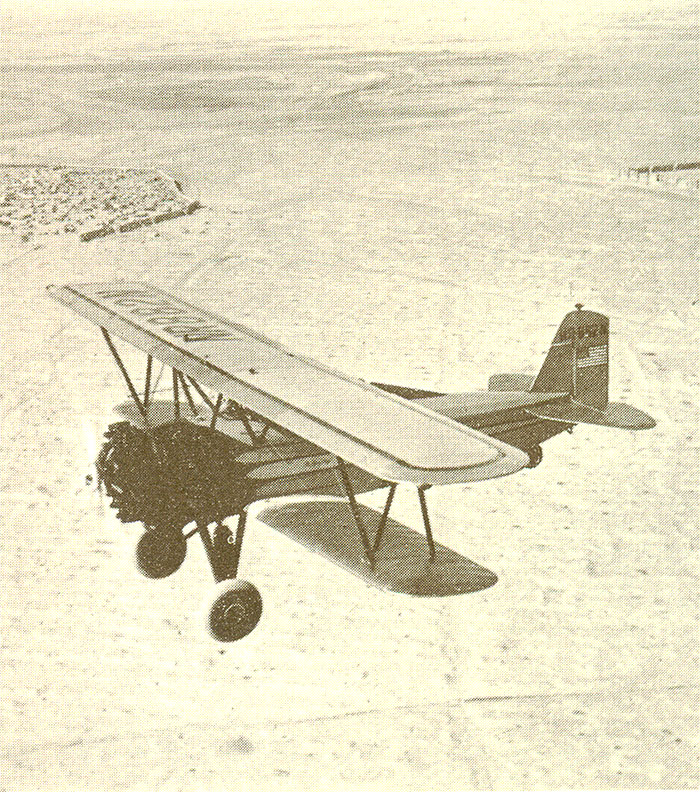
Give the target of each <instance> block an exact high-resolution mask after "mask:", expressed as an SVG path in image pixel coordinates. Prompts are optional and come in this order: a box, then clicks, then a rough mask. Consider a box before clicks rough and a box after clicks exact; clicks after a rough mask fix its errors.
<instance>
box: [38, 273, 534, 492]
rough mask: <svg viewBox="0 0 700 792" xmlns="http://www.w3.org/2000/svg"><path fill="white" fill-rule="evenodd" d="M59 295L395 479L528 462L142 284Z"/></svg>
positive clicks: (486, 471) (501, 470)
mask: <svg viewBox="0 0 700 792" xmlns="http://www.w3.org/2000/svg"><path fill="white" fill-rule="evenodd" d="M48 291H49V293H50V294H51V296H52V297H54V298H55V299H57V300H59V301H60V302H62V303H64V304H65V305H67V306H69V307H70V308H72V309H73V310H74V311H75V312H76V313H79V314H81V315H83V316H86V317H87V318H88V319H90V320H91V321H93V322H94V323H95V324H97V325H100V326H101V327H104V328H105V329H106V330H108V331H109V332H111V333H114V334H115V335H117V336H119V337H121V338H123V339H124V340H126V341H128V342H129V343H131V344H133V345H134V346H136V347H138V348H139V349H141V350H143V351H144V352H147V353H148V354H150V355H153V357H155V358H157V359H158V360H161V361H163V362H164V363H166V364H167V365H170V366H173V367H174V368H176V369H179V370H180V371H182V372H184V373H185V374H188V375H189V376H191V377H193V378H194V379H196V380H197V381H199V382H200V383H202V384H204V385H206V386H208V387H210V388H213V389H215V390H217V391H219V392H221V393H223V394H224V395H225V396H228V397H229V398H232V399H235V400H236V401H238V402H240V403H241V404H243V405H245V406H246V407H247V408H249V409H250V410H252V411H253V412H255V413H258V414H259V415H261V416H263V417H264V418H267V419H268V420H269V421H271V422H272V423H274V424H277V425H278V426H282V427H284V428H285V429H289V430H290V431H292V432H294V433H295V434H297V435H300V436H301V437H304V438H306V439H307V440H309V441H311V442H312V443H315V444H317V445H319V446H321V447H323V448H325V449H327V450H328V451H330V452H331V453H333V454H336V455H337V456H339V457H342V458H343V459H345V460H347V461H348V462H351V463H353V464H355V465H358V466H359V467H361V468H363V469H365V470H367V471H368V472H370V473H372V474H373V475H375V476H378V477H379V478H381V479H384V480H387V481H397V482H412V483H415V484H419V485H428V484H452V483H457V482H464V481H478V480H481V479H488V478H494V477H496V476H503V475H506V474H508V473H514V472H515V471H517V470H520V469H521V468H522V467H524V466H525V465H526V464H527V461H528V459H527V456H526V455H525V454H524V453H523V452H521V451H520V450H518V449H516V448H513V447H512V446H509V445H506V444H505V443H501V442H499V441H498V440H494V439H493V438H491V437H488V436H487V435H484V434H482V433H481V432H478V431H476V430H474V429H470V428H469V427H467V426H463V425H462V424H459V423H457V422H456V421H453V420H451V419H449V418H446V417H444V416H442V415H438V414H437V413H435V412H433V411H432V410H429V409H427V408H425V407H422V406H420V405H418V404H415V403H412V402H409V401H406V400H404V399H401V398H399V397H398V396H394V395H393V394H390V393H387V392H385V391H382V390H379V389H378V388H375V387H374V386H372V385H370V384H368V383H366V382H362V381H360V380H357V379H353V378H351V377H347V376H345V375H344V374H340V373H339V372H337V371H334V370H333V369H331V368H329V367H327V366H324V365H323V364H321V363H318V362H317V361H314V360H311V359H308V358H303V357H298V356H296V355H294V354H293V353H292V352H289V351H288V350H286V349H285V348H284V347H283V346H282V345H281V344H278V343H276V342H274V341H271V340H270V339H268V338H265V336H262V335H260V334H259V333H256V332H254V331H253V330H250V329H248V328H246V327H243V326H242V325H239V324H235V323H233V322H231V321H229V320H228V319H225V318H223V317H220V316H217V315H216V314H213V313H210V312H209V311H206V310H203V309H202V308H198V307H196V306H193V305H190V304H189V303H187V302H184V301H183V300H180V299H179V298H177V297H173V296H172V295H170V294H168V293H167V292H164V291H161V290H160V289H157V288H155V287H153V286H150V285H148V284H142V283H126V282H114V283H88V284H78V285H69V286H61V287H58V286H49V287H48Z"/></svg>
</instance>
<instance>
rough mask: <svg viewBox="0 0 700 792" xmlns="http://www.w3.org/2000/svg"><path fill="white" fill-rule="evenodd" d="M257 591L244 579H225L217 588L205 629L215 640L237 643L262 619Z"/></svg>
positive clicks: (260, 600)
mask: <svg viewBox="0 0 700 792" xmlns="http://www.w3.org/2000/svg"><path fill="white" fill-rule="evenodd" d="M262 610H263V604H262V597H261V596H260V592H259V591H258V590H257V589H256V588H255V586H254V585H253V584H252V583H250V582H248V581H247V580H240V579H239V578H236V579H235V580H225V581H223V582H222V583H219V585H218V586H217V588H216V592H215V595H214V600H213V601H212V603H211V606H210V608H209V611H208V613H207V628H208V630H209V634H210V635H211V637H212V638H213V639H214V640H215V641H222V642H224V643H229V642H231V641H240V639H241V638H245V636H246V635H248V634H249V633H251V632H252V631H253V630H254V629H255V627H256V625H257V623H258V622H259V621H260V617H261V616H262Z"/></svg>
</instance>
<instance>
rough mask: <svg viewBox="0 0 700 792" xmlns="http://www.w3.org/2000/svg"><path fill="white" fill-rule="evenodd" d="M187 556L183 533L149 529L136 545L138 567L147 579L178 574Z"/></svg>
mask: <svg viewBox="0 0 700 792" xmlns="http://www.w3.org/2000/svg"><path fill="white" fill-rule="evenodd" d="M186 554H187V540H186V539H185V537H184V536H183V533H182V531H180V530H179V529H167V530H163V529H155V528H147V529H146V531H145V533H144V534H143V535H142V536H141V538H140V539H139V541H138V544H137V545H136V566H137V567H138V570H139V572H141V574H142V575H145V576H146V577H147V578H165V577H168V576H169V575H172V574H173V573H174V572H177V570H178V569H179V568H180V567H181V566H182V562H183V561H184V560H185V555H186Z"/></svg>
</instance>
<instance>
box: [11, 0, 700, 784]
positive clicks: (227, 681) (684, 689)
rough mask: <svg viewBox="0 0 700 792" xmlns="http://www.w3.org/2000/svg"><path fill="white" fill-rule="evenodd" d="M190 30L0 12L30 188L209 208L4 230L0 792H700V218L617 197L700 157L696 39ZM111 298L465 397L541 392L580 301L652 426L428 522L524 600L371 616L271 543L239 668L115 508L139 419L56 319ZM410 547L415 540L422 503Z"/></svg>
mask: <svg viewBox="0 0 700 792" xmlns="http://www.w3.org/2000/svg"><path fill="white" fill-rule="evenodd" d="M117 5H118V4H117ZM185 6H188V7H189V8H190V9H191V11H190V12H189V13H192V14H195V13H199V12H200V11H201V9H202V7H203V6H202V4H201V3H198V2H194V3H192V4H181V5H178V9H180V11H179V12H178V14H175V15H172V18H170V17H167V15H166V16H163V17H162V18H161V17H158V18H157V19H156V18H155V17H151V16H147V15H142V14H141V13H140V12H139V13H136V12H130V13H129V14H125V15H124V16H123V17H121V16H118V15H117V14H116V11H115V10H114V8H115V5H114V4H111V5H108V6H106V7H105V9H106V10H105V12H104V15H102V16H98V15H97V13H96V12H95V13H94V15H93V16H86V17H84V18H83V17H80V16H79V15H78V16H76V15H72V16H71V15H69V14H67V15H65V16H63V17H61V18H60V19H49V17H48V16H47V14H48V12H47V11H46V10H44V11H41V12H37V13H38V14H39V15H38V16H36V17H32V16H22V15H21V14H20V13H19V11H13V10H10V11H9V12H8V11H7V9H4V10H3V12H2V13H3V14H4V16H1V17H0V34H1V35H2V40H3V47H2V48H0V51H1V54H0V135H1V137H0V162H6V163H22V162H29V163H37V162H38V163H58V164H63V163H69V164H70V163H81V164H83V165H86V166H89V165H94V166H95V167H98V166H103V165H109V166H125V167H134V168H160V169H163V170H164V171H166V172H168V173H170V174H172V175H174V176H175V178H177V179H178V180H179V181H180V182H181V183H182V184H183V188H184V189H185V190H186V192H187V193H188V194H189V195H191V196H193V197H194V198H195V199H197V200H199V201H200V202H201V204H202V208H201V209H199V210H198V211H197V212H195V213H194V214H192V215H191V216H187V217H182V218H178V219H176V220H172V221H170V222H165V223H162V224H160V225H159V226H158V227H155V226H154V227H152V228H147V229H141V230H137V231H133V232H130V233H120V234H113V235H111V236H110V237H107V238H104V239H96V240H93V241H92V242H89V243H85V242H81V241H79V239H78V237H77V235H76V234H66V235H64V236H57V237H56V238H55V239H47V238H41V239H39V238H32V239H29V240H28V241H22V239H21V238H19V237H18V236H17V235H14V234H12V233H9V232H4V231H2V230H0V251H1V263H2V269H1V276H0V277H1V278H2V281H1V283H0V290H1V291H0V293H1V295H2V296H1V297H0V300H1V305H2V311H1V312H0V323H1V327H2V330H1V333H2V344H1V346H0V360H1V361H2V366H3V371H4V378H3V387H2V389H0V400H1V401H0V405H1V406H0V409H1V410H2V445H3V464H2V472H1V487H2V498H3V523H4V526H3V531H2V556H1V561H0V571H1V574H2V588H1V591H2V609H1V610H2V613H1V619H2V668H3V694H2V710H3V715H2V734H3V738H2V759H1V762H2V764H1V770H0V787H1V788H2V789H6V790H39V789H49V788H50V789H57V790H101V789H115V790H116V789H123V790H155V789H157V790H200V789H201V790H224V789H230V788H232V787H233V788H237V789H246V790H247V789H258V790H267V789H316V788H318V789H328V788H333V787H336V788H341V789H345V788H347V789H367V790H379V789H382V790H399V789H402V790H434V789H440V790H463V789H525V788H527V789H562V788H569V789H573V788H581V789H630V788H634V789H658V788H669V789H670V788H673V789H676V788H677V789H693V788H697V786H698V784H699V782H700V779H699V778H698V672H697V667H698V566H697V551H698V531H697V529H698V497H697V492H698V488H697V469H698V438H697V427H698V413H697V401H698V399H697V397H698V366H697V350H698V323H697V320H698V285H697V249H698V193H697V191H695V192H693V190H692V189H687V190H684V189H680V190H666V189H663V188H659V187H657V186H654V185H652V186H651V187H649V188H646V187H644V185H641V186H640V185H633V184H629V183H628V182H626V181H625V180H624V179H620V178H619V173H620V171H621V170H623V169H625V168H626V167H628V166H637V165H644V164H646V163H657V162H659V163H661V162H674V161H691V160H697V159H699V157H698V150H699V149H698V145H699V140H698V103H697V80H698V62H697V51H698V50H697V24H696V9H695V8H694V7H693V6H690V5H688V6H677V7H676V6H673V7H672V6H671V5H669V4H663V5H658V6H657V5H654V4H652V3H648V4H646V5H645V6H644V7H643V8H642V7H641V6H640V7H639V8H637V7H636V6H635V7H634V9H636V10H634V9H632V10H630V9H628V8H627V6H624V8H625V9H626V10H624V13H623V6H622V4H620V6H619V8H618V10H617V11H616V10H615V4H614V3H608V4H606V13H605V14H602V12H601V15H600V17H599V18H598V17H593V16H590V17H588V18H586V19H585V20H584V21H580V20H577V19H574V18H573V17H572V19H569V18H568V17H567V19H566V20H564V21H565V22H566V25H565V24H564V22H563V21H562V19H559V22H560V23H561V25H560V26H559V27H557V28H556V30H555V29H554V28H552V31H551V35H550V33H548V30H549V28H547V27H546V26H539V27H538V25H537V18H534V17H533V18H534V21H532V20H530V21H531V22H532V29H535V28H536V29H537V31H538V35H536V36H535V35H533V36H532V37H531V38H526V39H524V38H523V36H522V35H520V34H518V35H516V34H515V33H513V34H512V35H510V34H509V32H508V31H509V28H508V24H509V22H508V23H507V22H506V21H504V20H501V23H502V27H501V29H502V31H503V33H502V35H486V33H485V32H484V30H485V24H486V23H485V22H484V21H483V20H481V22H482V23H483V24H481V25H476V24H475V25H474V26H472V27H470V29H469V30H468V31H467V30H465V29H464V27H462V28H459V29H455V30H454V31H452V32H451V33H450V35H442V34H440V35H439V34H438V32H435V31H434V30H433V28H431V27H430V25H428V24H427V22H426V23H425V25H424V26H423V27H420V25H419V22H415V25H417V26H418V27H417V28H416V30H420V31H427V32H425V34H424V35H423V36H422V37H421V36H419V35H418V34H417V33H415V31H413V28H412V18H411V17H409V18H408V19H404V20H403V24H402V25H401V26H397V27H396V28H395V29H396V30H397V31H399V32H398V33H397V34H396V37H392V35H391V32H392V30H394V28H392V26H391V24H390V22H386V23H385V24H383V23H382V24H380V23H381V20H380V21H379V22H376V23H373V24H374V26H371V25H369V23H368V22H366V16H357V17H352V16H351V18H350V21H349V22H348V24H347V25H346V26H343V17H342V14H340V15H339V16H338V19H335V18H334V19H333V20H331V21H332V23H333V24H332V25H331V24H330V23H329V24H328V25H327V26H326V27H323V26H322V25H321V24H320V22H319V24H318V26H314V25H312V24H311V23H310V22H307V23H305V24H306V27H303V26H302V27H296V28H294V30H295V31H296V32H295V34H294V35H292V34H291V33H289V31H288V30H287V29H286V28H285V27H284V25H283V24H282V23H279V24H277V23H275V22H274V19H272V18H271V19H267V21H266V22H265V25H266V27H265V26H263V25H262V23H260V25H261V26H260V29H259V30H257V31H256V34H255V35H254V36H250V37H248V38H245V37H243V38H237V36H235V35H229V32H230V31H229V27H227V17H226V15H225V14H223V15H222V16H221V17H220V19H219V23H218V25H217V24H215V22H216V20H214V21H213V22H212V20H211V19H210V18H209V17H207V19H208V23H207V25H204V24H202V25H200V26H197V25H196V24H194V22H193V23H192V24H191V25H189V24H185V23H186V22H188V20H187V18H186V12H185V11H183V10H182V9H183V8H185ZM530 7H531V9H532V10H533V15H535V17H536V14H535V9H538V8H539V5H538V4H534V3H531V4H530ZM522 8H525V9H526V10H527V4H522ZM76 13H77V12H76ZM426 13H427V12H426ZM523 13H524V12H523ZM183 15H185V16H184V17H183ZM524 16H525V17H527V14H524ZM573 16H574V17H575V15H573ZM465 18H466V17H465ZM154 19H155V21H154ZM426 19H427V17H426ZM528 19H529V17H528ZM28 20H29V21H30V22H31V20H34V22H33V23H32V24H29V22H28ZM241 20H243V21H245V20H244V18H243V17H240V18H239V22H241ZM363 25H365V27H363ZM367 25H369V27H367ZM577 25H578V26H577ZM523 29H524V30H530V29H531V28H530V27H527V26H525V27H524V28H523ZM564 30H565V32H566V35H564V32H562V31H564ZM412 31H413V33H412ZM491 32H493V31H491ZM399 33H400V35H399ZM112 278H129V279H144V280H147V281H149V282H151V283H154V284H156V285H159V286H162V287H164V288H167V289H170V290H173V291H176V292H178V293H180V294H182V295H184V296H185V297H186V298H189V299H190V300H192V301H193V302H199V303H202V304H205V305H210V306H211V307H212V309H213V310H215V311H217V312H220V313H223V314H225V315H227V316H231V317H232V318H235V319H236V320H238V321H241V322H244V323H246V324H249V325H250V326H252V327H255V328H256V329H257V330H259V331H261V332H263V333H265V334H266V335H269V336H271V337H273V338H276V339H278V340H280V341H281V342H283V343H284V344H286V345H287V346H289V347H291V348H294V349H295V350H297V351H298V352H300V353H303V354H306V355H311V356H314V357H317V358H319V359H320V360H322V361H324V362H326V363H329V364H331V365H333V366H335V367H337V368H340V369H342V370H345V371H348V372H350V373H354V374H355V375H357V376H359V377H363V378H365V379H367V380H379V381H384V382H396V383H403V384H408V385H416V386H420V387H426V388H434V389H445V390H453V391H460V390H470V389H479V388H485V387H486V382H487V378H488V376H489V375H490V374H492V373H496V372H499V371H513V372H516V371H535V370H536V369H537V368H538V366H539V365H540V363H541V361H542V359H543V356H544V353H545V351H546V349H547V347H548V345H549V343H550V341H551V338H552V336H553V334H554V331H555V329H556V326H557V325H558V323H559V321H560V320H561V318H562V316H563V315H564V313H565V312H567V311H568V310H571V309H572V307H573V304H574V303H576V302H582V303H584V304H585V305H586V307H587V308H591V309H595V310H600V311H602V312H604V313H606V314H608V315H609V316H610V320H611V343H610V349H611V351H610V354H611V383H610V393H611V398H613V399H619V400H622V401H628V402H630V403H632V404H634V405H635V406H637V407H639V408H641V409H643V410H646V411H647V412H649V413H650V414H652V415H653V416H654V417H655V418H656V419H657V421H658V426H657V427H656V428H655V429H654V430H651V431H647V432H638V433H631V432H623V431H615V430H606V429H603V428H597V427H586V426H579V427H577V428H576V429H575V430H574V432H573V434H572V435H571V436H569V435H568V434H564V435H561V436H559V437H557V438H555V439H554V440H552V441H551V442H549V443H547V444H546V445H545V447H544V460H543V462H542V464H541V465H540V466H539V467H537V468H536V469H534V470H529V471H522V472H520V473H518V474H516V475H514V476H510V477H506V478H503V479H499V480H496V481H491V482H484V483H480V484H474V485H470V486H458V487H447V488H443V489H435V490H431V492H430V493H429V499H430V503H431V508H432V510H433V522H434V530H435V533H436V538H438V539H439V540H440V541H441V542H443V543H444V544H447V545H449V546H450V547H454V548H455V549H456V550H458V551H459V552H461V553H464V554H465V555H467V556H468V557H469V558H471V559H474V560H475V561H476V562H478V563H479V564H481V565H483V566H484V567H486V568H488V569H490V570H492V571H493V572H495V573H496V574H497V575H498V578H499V580H498V583H497V584H496V585H495V586H494V587H492V588H490V589H487V590H485V591H482V592H478V593H474V594H469V595H465V596H461V597H455V598H445V599H421V598H417V599H413V598H408V597H402V596H400V595H398V594H390V593H386V592H382V591H378V590H376V589H372V588H368V587H367V586H366V585H365V584H364V583H363V582H362V581H360V580H359V579H356V578H354V577H352V576H351V575H349V574H348V573H347V572H346V571H344V570H343V569H340V568H337V567H335V566H333V565H331V564H329V563H328V562H327V561H326V560H324V559H323V558H321V557H319V556H315V555H312V554H310V553H309V552H307V551H306V550H305V549H304V548H302V547H300V546H299V545H297V544H295V543H293V542H291V541H290V540H289V539H287V538H286V537H284V536H282V535H281V534H279V533H277V532H276V531H274V530H273V529H271V528H269V527H267V526H265V525H262V524H261V523H259V522H256V521H255V519H251V521H250V527H249V529H248V533H247V536H246V545H245V547H244V554H243V560H242V568H241V574H242V575H243V576H244V577H246V578H249V579H251V580H252V581H253V582H255V584H256V585H257V586H258V587H259V589H260V590H261V592H262V594H263V597H264V601H265V611H264V614H263V618H262V621H261V623H260V625H259V626H258V628H257V629H256V630H255V632H253V633H252V634H251V635H250V636H249V637H248V638H246V639H245V640H243V641H241V642H239V643H236V644H231V645H221V644H216V643H214V642H213V641H211V640H210V639H209V638H208V637H207V635H206V633H205V631H204V629H203V628H202V620H201V618H200V603H201V601H202V599H203V598H204V597H205V595H206V594H207V593H208V592H209V590H210V589H211V586H212V582H211V575H210V573H209V570H208V568H207V567H206V563H205V559H204V555H203V552H202V550H201V547H199V546H197V545H192V547H191V549H190V551H189V554H188V559H187V561H186V563H185V565H184V566H183V567H182V569H181V570H180V571H179V572H177V573H176V574H175V575H174V576H173V577H171V578H168V579H166V580H163V581H157V582H156V581H150V580H146V579H145V578H143V577H140V576H139V575H138V573H137V572H136V570H135V568H134V564H133V547H134V544H135V541H136V539H137V538H138V535H139V529H138V526H136V525H130V526H125V525H122V524H121V523H119V521H118V520H116V518H115V517H114V515H113V513H112V512H111V511H110V509H109V508H108V505H107V504H106V503H105V502H104V500H103V498H102V497H101V495H100V493H99V492H98V491H97V489H96V486H95V483H94V480H93V481H92V482H90V481H88V480H87V479H86V477H87V476H89V475H94V465H93V462H94V459H95V456H96V453H97V449H98V447H99V443H100V442H101V438H100V434H101V432H102V431H103V429H104V428H105V427H106V425H107V423H108V422H109V421H110V420H111V417H110V411H111V407H112V405H114V404H116V403H118V402H120V401H122V400H123V399H124V397H125V393H124V388H123V384H122V382H121V380H120V378H119V375H118V372H117V371H116V370H115V368H114V367H113V364H112V360H111V358H110V356H109V355H108V353H107V350H106V349H105V347H104V345H103V344H102V342H101V338H100V337H99V333H98V332H96V328H94V327H92V326H89V325H88V324H87V323H85V322H83V321H82V320H80V319H78V318H77V317H73V316H71V315H70V314H69V313H68V311H66V310H64V309H63V308H62V307H60V306H58V305H57V304H55V303H53V302H51V301H50V300H49V299H47V297H46V296H45V293H44V287H45V286H46V285H47V284H50V283H64V282H71V281H80V280H98V279H99V280H103V279H112ZM125 360H126V361H127V363H128V364H129V365H132V366H136V365H142V361H141V359H140V358H139V356H137V355H132V354H130V353H128V352H125ZM362 501H363V502H364V503H366V504H368V505H370V506H374V507H379V504H380V502H381V493H378V494H369V495H366V496H363V497H362ZM256 508H257V507H256ZM254 513H255V509H254V510H253V515H254ZM395 516H396V517H397V518H398V519H401V520H403V521H404V522H405V523H407V524H408V525H413V526H419V525H420V515H419V511H418V504H417V502H415V497H414V496H413V495H411V493H410V492H402V491H399V494H398V495H397V500H396V510H395Z"/></svg>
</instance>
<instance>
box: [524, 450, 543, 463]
mask: <svg viewBox="0 0 700 792" xmlns="http://www.w3.org/2000/svg"><path fill="white" fill-rule="evenodd" d="M526 453H527V455H528V456H529V457H530V461H529V462H528V464H527V467H529V468H535V467H537V466H538V465H539V464H540V462H541V461H542V446H540V445H536V446H533V447H532V448H528V450H527V451H526Z"/></svg>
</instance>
